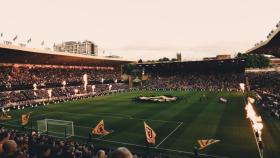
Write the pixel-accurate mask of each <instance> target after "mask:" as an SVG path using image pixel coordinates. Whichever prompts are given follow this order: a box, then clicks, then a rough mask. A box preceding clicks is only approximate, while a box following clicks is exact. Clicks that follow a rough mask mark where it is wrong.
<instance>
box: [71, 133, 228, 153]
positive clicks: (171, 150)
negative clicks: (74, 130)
mask: <svg viewBox="0 0 280 158" xmlns="http://www.w3.org/2000/svg"><path fill="white" fill-rule="evenodd" d="M74 137H79V138H84V139H88V137H85V136H79V135H75V136H74ZM92 139H93V140H97V141H102V142H109V143H115V144H121V145H129V146H135V147H141V148H147V146H145V145H139V144H133V143H127V142H120V141H115V140H106V139H99V138H92ZM149 148H150V149H155V150H164V151H169V152H175V153H183V154H190V155H193V154H194V153H193V152H190V151H183V150H175V149H168V148H155V147H149ZM199 155H200V156H202V157H212V158H229V157H226V156H219V155H208V154H199Z"/></svg>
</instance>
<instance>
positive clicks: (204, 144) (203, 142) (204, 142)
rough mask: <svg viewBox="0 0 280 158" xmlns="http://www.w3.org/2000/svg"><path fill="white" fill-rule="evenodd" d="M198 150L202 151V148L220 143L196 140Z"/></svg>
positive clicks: (212, 140)
mask: <svg viewBox="0 0 280 158" xmlns="http://www.w3.org/2000/svg"><path fill="white" fill-rule="evenodd" d="M197 142H198V144H199V146H200V148H199V150H202V149H204V148H206V147H207V146H209V145H211V144H214V143H218V142H220V140H216V139H202V140H198V141H197Z"/></svg>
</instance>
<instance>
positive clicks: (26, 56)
mask: <svg viewBox="0 0 280 158" xmlns="http://www.w3.org/2000/svg"><path fill="white" fill-rule="evenodd" d="M131 62H135V61H132V60H125V59H122V58H108V57H100V56H89V55H83V54H73V53H67V52H54V51H50V50H40V49H34V48H27V47H20V46H15V45H3V44H0V63H19V64H48V65H73V66H113V67H115V66H119V65H121V64H126V63H131Z"/></svg>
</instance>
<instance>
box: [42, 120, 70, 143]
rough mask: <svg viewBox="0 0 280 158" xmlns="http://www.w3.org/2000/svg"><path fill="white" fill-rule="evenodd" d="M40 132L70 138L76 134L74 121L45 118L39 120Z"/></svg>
mask: <svg viewBox="0 0 280 158" xmlns="http://www.w3.org/2000/svg"><path fill="white" fill-rule="evenodd" d="M37 129H38V132H40V133H42V134H43V133H44V134H47V135H51V136H55V137H62V138H69V137H72V136H74V125H73V121H65V120H55V119H43V120H38V121H37Z"/></svg>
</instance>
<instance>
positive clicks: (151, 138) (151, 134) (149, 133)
mask: <svg viewBox="0 0 280 158" xmlns="http://www.w3.org/2000/svg"><path fill="white" fill-rule="evenodd" d="M144 128H145V133H146V139H147V142H148V143H150V144H156V136H157V135H156V132H155V131H154V130H153V129H152V128H151V127H150V126H149V125H147V124H146V122H144Z"/></svg>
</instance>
